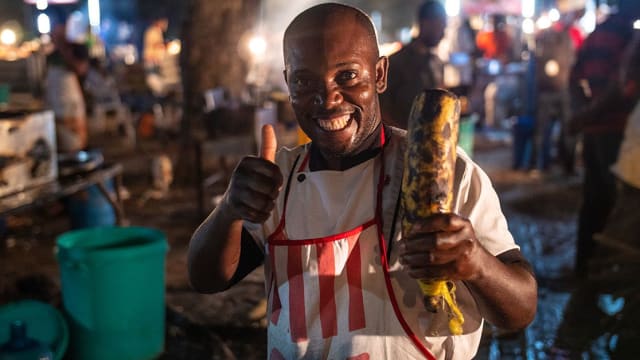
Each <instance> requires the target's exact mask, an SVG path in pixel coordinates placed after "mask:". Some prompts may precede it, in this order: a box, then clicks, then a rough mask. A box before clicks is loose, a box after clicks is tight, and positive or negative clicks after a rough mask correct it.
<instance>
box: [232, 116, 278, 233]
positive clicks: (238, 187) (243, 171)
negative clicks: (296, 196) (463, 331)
mask: <svg viewBox="0 0 640 360" xmlns="http://www.w3.org/2000/svg"><path fill="white" fill-rule="evenodd" d="M277 147H278V142H277V139H276V134H275V132H274V130H273V127H272V126H271V125H264V126H263V127H262V141H261V146H260V156H259V157H256V156H246V157H244V158H243V159H242V160H241V161H240V163H239V164H238V166H237V167H236V168H235V170H234V171H233V174H232V175H231V181H230V182H229V186H228V188H227V191H226V193H225V197H224V200H223V202H222V204H221V206H225V207H226V208H225V210H227V211H228V212H229V213H230V214H231V215H232V216H233V217H235V218H236V219H241V220H246V221H250V222H254V223H263V222H264V221H266V220H267V219H268V218H269V216H270V215H271V210H273V208H274V206H275V202H276V199H277V198H278V194H279V193H280V188H281V187H282V183H283V177H282V173H281V172H280V168H279V167H278V165H276V164H275V158H276V149H277Z"/></svg>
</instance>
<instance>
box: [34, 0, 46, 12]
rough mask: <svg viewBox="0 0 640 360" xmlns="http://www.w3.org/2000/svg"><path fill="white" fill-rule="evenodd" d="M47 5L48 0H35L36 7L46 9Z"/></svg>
mask: <svg viewBox="0 0 640 360" xmlns="http://www.w3.org/2000/svg"><path fill="white" fill-rule="evenodd" d="M48 6H49V2H48V1H47V0H36V9H38V10H46V9H47V7H48Z"/></svg>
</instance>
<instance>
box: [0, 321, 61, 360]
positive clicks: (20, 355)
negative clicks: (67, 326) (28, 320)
mask: <svg viewBox="0 0 640 360" xmlns="http://www.w3.org/2000/svg"><path fill="white" fill-rule="evenodd" d="M10 329H11V330H10V333H11V336H10V337H9V341H8V342H6V343H4V344H2V345H1V346H0V360H53V353H52V352H51V350H49V348H48V347H47V346H46V345H45V344H43V343H41V342H40V341H38V340H35V339H32V338H30V337H28V336H27V324H25V322H24V321H21V320H16V321H13V322H12V323H11V325H10Z"/></svg>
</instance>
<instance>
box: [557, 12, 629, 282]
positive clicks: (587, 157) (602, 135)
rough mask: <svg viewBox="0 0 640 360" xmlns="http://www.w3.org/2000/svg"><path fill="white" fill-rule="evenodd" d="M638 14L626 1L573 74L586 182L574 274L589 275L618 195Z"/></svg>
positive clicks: (575, 125) (584, 50) (586, 47)
mask: <svg viewBox="0 0 640 360" xmlns="http://www.w3.org/2000/svg"><path fill="white" fill-rule="evenodd" d="M638 15H640V3H638V2H636V1H622V2H620V3H619V8H618V11H617V12H615V13H613V14H611V15H610V16H609V17H608V18H607V19H606V20H605V21H604V22H602V23H601V24H599V25H597V26H596V28H595V30H594V31H593V32H592V33H591V34H590V35H589V36H588V37H587V38H586V39H585V41H584V44H583V45H582V47H581V49H580V51H579V52H578V55H577V59H576V63H575V65H574V67H573V69H572V71H571V75H570V91H571V100H572V109H574V113H573V115H572V117H571V119H570V121H569V129H568V130H569V131H570V132H572V133H581V134H582V142H583V151H582V156H583V164H584V181H583V194H582V205H581V208H580V213H579V217H578V239H577V251H576V261H575V271H576V275H577V276H579V277H583V276H585V275H586V274H587V270H588V266H587V264H588V262H589V261H590V260H591V259H592V258H593V257H594V255H595V252H594V241H593V235H594V234H595V233H597V232H600V231H602V229H603V227H604V224H605V221H606V219H607V217H608V216H609V213H610V212H611V209H612V207H613V203H614V201H615V198H616V181H615V177H614V176H613V174H611V172H610V171H609V168H610V167H611V165H613V163H614V162H615V161H616V158H617V156H618V152H619V149H620V143H621V142H622V137H623V134H624V129H625V125H626V122H627V118H628V116H629V114H630V113H631V110H632V109H633V106H634V105H635V102H633V101H632V100H631V99H629V98H627V97H626V96H625V95H624V94H622V92H621V89H620V86H618V71H617V70H618V69H620V66H621V63H622V59H623V54H624V52H625V49H626V48H627V46H628V45H629V43H630V42H631V39H632V35H633V32H634V29H633V22H634V21H635V19H636V18H637V16H638Z"/></svg>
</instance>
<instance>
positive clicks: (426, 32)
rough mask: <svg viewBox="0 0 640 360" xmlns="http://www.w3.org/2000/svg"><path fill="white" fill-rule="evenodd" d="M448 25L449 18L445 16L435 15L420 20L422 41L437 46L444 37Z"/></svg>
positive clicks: (430, 45) (427, 44) (429, 45)
mask: <svg viewBox="0 0 640 360" xmlns="http://www.w3.org/2000/svg"><path fill="white" fill-rule="evenodd" d="M446 27H447V18H446V17H443V16H433V17H430V18H428V19H422V20H420V35H419V38H420V39H421V41H422V42H423V43H424V44H425V45H426V46H428V47H435V46H437V45H438V44H439V43H440V40H442V38H444V30H445V28H446Z"/></svg>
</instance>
